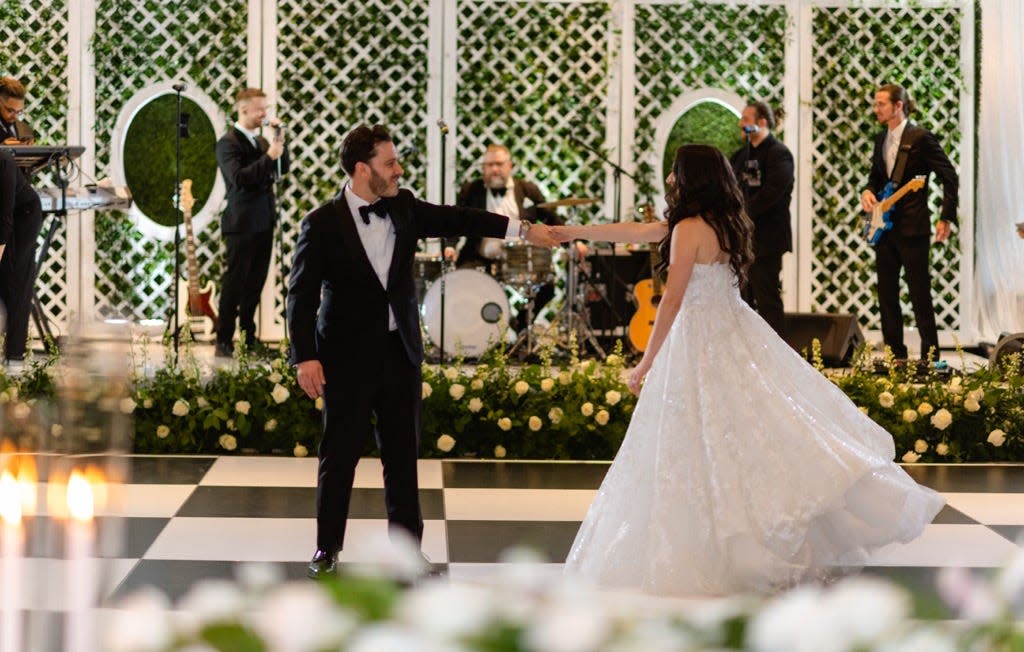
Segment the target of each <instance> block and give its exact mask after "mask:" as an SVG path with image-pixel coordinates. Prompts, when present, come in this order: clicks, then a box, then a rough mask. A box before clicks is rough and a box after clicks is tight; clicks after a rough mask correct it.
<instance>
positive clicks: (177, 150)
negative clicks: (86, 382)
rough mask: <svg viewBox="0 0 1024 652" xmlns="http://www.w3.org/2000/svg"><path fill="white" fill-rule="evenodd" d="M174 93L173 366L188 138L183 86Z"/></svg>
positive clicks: (178, 333) (177, 335)
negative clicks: (183, 165) (183, 146)
mask: <svg viewBox="0 0 1024 652" xmlns="http://www.w3.org/2000/svg"><path fill="white" fill-rule="evenodd" d="M172 88H174V92H175V93H176V94H177V122H176V123H175V125H176V126H175V130H174V283H172V286H173V289H174V294H173V297H174V317H173V319H174V326H173V330H174V335H173V338H174V364H175V365H177V364H178V345H179V343H180V340H181V330H180V329H181V325H180V324H179V323H178V321H179V320H178V306H179V305H181V303H180V302H181V297H180V296H178V294H179V293H178V285H180V283H179V281H180V279H181V260H180V259H181V255H180V249H181V139H182V138H188V114H187V113H182V112H181V93H182V91H184V90H185V84H183V83H179V84H175V85H174V86H173V87H172Z"/></svg>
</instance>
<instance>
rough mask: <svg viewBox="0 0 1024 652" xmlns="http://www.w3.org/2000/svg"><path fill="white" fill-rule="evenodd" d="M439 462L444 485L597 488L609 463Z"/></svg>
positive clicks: (449, 486)
mask: <svg viewBox="0 0 1024 652" xmlns="http://www.w3.org/2000/svg"><path fill="white" fill-rule="evenodd" d="M441 465H442V466H441V468H442V470H443V477H444V486H445V488H446V489H455V488H466V489H469V488H481V487H482V488H488V489H597V488H598V487H600V486H601V481H602V480H604V475H605V473H607V472H608V467H609V466H610V463H608V462H491V461H487V462H477V461H459V460H445V461H444V462H442V463H441Z"/></svg>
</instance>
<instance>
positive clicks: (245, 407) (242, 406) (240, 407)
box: [235, 401, 252, 414]
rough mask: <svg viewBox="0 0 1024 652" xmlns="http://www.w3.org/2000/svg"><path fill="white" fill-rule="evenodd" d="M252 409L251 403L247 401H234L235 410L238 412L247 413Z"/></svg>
mask: <svg viewBox="0 0 1024 652" xmlns="http://www.w3.org/2000/svg"><path fill="white" fill-rule="evenodd" d="M251 409H252V405H251V404H250V403H249V401H238V402H237V403H235V411H236V412H238V413H239V414H249V410H251Z"/></svg>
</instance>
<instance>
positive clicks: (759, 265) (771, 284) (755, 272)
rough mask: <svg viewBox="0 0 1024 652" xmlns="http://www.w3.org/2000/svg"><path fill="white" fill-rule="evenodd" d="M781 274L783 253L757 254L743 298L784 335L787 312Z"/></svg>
mask: <svg viewBox="0 0 1024 652" xmlns="http://www.w3.org/2000/svg"><path fill="white" fill-rule="evenodd" d="M780 274H782V254H777V255H773V256H757V257H756V258H755V259H754V263H753V264H752V265H751V266H750V269H749V270H748V271H747V287H746V288H744V290H743V293H742V294H743V300H744V301H746V302H747V304H748V305H749V306H750V307H751V308H753V309H754V310H756V311H757V314H759V315H761V318H762V319H764V320H765V321H766V322H768V325H769V326H771V327H772V329H773V330H774V331H775V332H776V333H778V334H779V336H780V337H782V336H783V332H782V331H783V329H784V328H785V325H786V314H785V309H784V308H783V306H782V281H781V280H780V279H779V275H780Z"/></svg>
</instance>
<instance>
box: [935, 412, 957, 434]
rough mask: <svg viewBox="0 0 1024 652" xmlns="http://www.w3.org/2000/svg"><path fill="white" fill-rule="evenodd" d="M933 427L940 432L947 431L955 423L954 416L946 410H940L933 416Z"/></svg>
mask: <svg viewBox="0 0 1024 652" xmlns="http://www.w3.org/2000/svg"><path fill="white" fill-rule="evenodd" d="M931 421H932V425H933V426H935V427H936V428H937V429H939V430H945V429H946V428H948V427H949V424H951V423H953V415H952V414H950V413H949V410H947V409H946V408H940V409H939V410H937V411H936V412H935V414H933V415H932V419H931Z"/></svg>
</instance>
